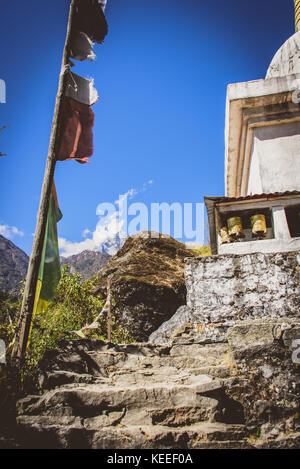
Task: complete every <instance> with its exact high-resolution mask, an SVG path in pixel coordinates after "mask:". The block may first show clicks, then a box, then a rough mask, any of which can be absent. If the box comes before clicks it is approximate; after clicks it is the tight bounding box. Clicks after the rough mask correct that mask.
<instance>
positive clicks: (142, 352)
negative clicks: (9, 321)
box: [17, 340, 253, 449]
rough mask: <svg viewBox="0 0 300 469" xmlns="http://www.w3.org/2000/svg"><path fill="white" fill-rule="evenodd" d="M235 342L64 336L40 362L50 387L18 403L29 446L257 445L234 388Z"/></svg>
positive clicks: (21, 436) (25, 443) (21, 430)
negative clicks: (231, 393) (125, 341)
mask: <svg viewBox="0 0 300 469" xmlns="http://www.w3.org/2000/svg"><path fill="white" fill-rule="evenodd" d="M228 354H229V346H228V344H208V345H201V344H195V343H193V344H173V345H170V346H159V345H152V344H130V345H113V344H109V343H105V342H102V341H90V340H86V341H85V340H83V341H81V340H79V341H74V342H67V341H64V342H63V343H62V344H61V348H60V350H58V351H49V352H48V353H47V354H46V356H45V357H44V359H43V361H42V362H41V363H40V385H41V387H42V388H43V390H44V393H43V394H42V395H40V396H29V397H26V398H25V399H23V400H21V401H19V402H18V417H17V422H18V434H19V441H20V442H21V446H24V447H34V448H40V447H43V448H94V449H169V448H249V447H251V444H250V443H249V441H250V440H249V436H250V434H251V431H253V429H252V428H248V427H247V426H246V425H244V416H243V409H242V407H241V406H240V405H239V404H238V403H237V402H234V401H232V400H231V399H230V398H229V397H228V396H227V394H226V392H225V388H224V382H227V383H229V382H232V381H234V375H235V372H236V370H235V368H234V366H233V364H232V362H230V360H229V359H228Z"/></svg>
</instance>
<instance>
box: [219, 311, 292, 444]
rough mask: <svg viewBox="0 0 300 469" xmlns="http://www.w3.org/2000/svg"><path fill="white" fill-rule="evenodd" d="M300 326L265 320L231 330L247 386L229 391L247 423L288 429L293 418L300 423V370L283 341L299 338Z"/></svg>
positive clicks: (239, 370)
mask: <svg viewBox="0 0 300 469" xmlns="http://www.w3.org/2000/svg"><path fill="white" fill-rule="evenodd" d="M299 326H300V319H277V320H276V319H274V320H272V319H269V320H266V319H262V320H253V321H242V322H240V323H238V324H236V325H235V326H233V327H232V328H230V329H229V330H228V342H229V345H230V347H231V349H232V354H233V358H234V360H235V363H236V367H237V373H238V376H239V381H240V382H244V383H246V386H245V385H243V391H241V389H242V388H241V387H239V386H236V387H235V386H233V387H231V388H228V391H229V392H230V395H231V396H232V397H233V398H234V399H236V400H238V401H239V402H240V403H241V404H242V405H243V408H244V410H245V418H246V421H247V422H248V423H254V422H255V423H260V422H263V421H267V422H269V423H272V424H276V425H278V424H279V423H282V424H283V425H284V427H285V426H286V422H287V421H288V420H289V419H290V418H291V417H292V419H293V421H294V423H295V424H296V422H299V417H300V414H299V403H300V367H299V363H295V361H294V360H293V352H292V350H293V349H292V348H291V347H290V340H287V339H286V340H284V339H283V337H284V335H285V334H287V333H288V334H289V336H290V337H297V336H298V337H299V335H298V334H299V331H300V329H299ZM279 329H282V330H283V333H282V336H281V337H280V336H279V335H278V330H279ZM293 331H295V332H293ZM299 338H300V337H299ZM288 426H290V423H289V425H288ZM286 431H287V432H288V429H286ZM280 433H282V431H281V432H280ZM274 434H275V433H274V432H273V436H274Z"/></svg>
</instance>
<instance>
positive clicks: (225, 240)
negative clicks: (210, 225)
mask: <svg viewBox="0 0 300 469" xmlns="http://www.w3.org/2000/svg"><path fill="white" fill-rule="evenodd" d="M220 235H221V243H222V244H226V243H230V242H231V239H230V236H229V234H228V228H227V226H223V227H222V228H221V229H220Z"/></svg>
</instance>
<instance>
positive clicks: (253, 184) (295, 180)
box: [247, 122, 300, 195]
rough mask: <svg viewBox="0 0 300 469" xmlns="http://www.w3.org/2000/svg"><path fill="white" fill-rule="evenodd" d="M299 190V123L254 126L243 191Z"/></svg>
mask: <svg viewBox="0 0 300 469" xmlns="http://www.w3.org/2000/svg"><path fill="white" fill-rule="evenodd" d="M294 190H297V191H300V123H299V122H295V123H291V124H285V125H274V126H269V127H261V128H256V129H254V139H253V149H252V157H251V163H250V171H249V182H248V190H247V194H248V195H252V194H261V193H273V192H285V191H294Z"/></svg>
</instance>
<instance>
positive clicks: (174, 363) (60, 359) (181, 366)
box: [40, 346, 229, 377]
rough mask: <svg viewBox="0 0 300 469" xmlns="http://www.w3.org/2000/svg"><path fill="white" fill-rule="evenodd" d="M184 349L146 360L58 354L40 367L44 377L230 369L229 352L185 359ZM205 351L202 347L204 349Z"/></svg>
mask: <svg viewBox="0 0 300 469" xmlns="http://www.w3.org/2000/svg"><path fill="white" fill-rule="evenodd" d="M184 347H185V346H179V347H177V348H176V349H175V350H174V353H173V352H172V355H164V356H162V357H159V356H151V357H150V356H143V355H139V354H136V355H135V354H130V355H127V354H125V353H123V352H120V353H116V352H109V351H108V352H107V351H104V352H97V351H90V352H84V353H80V354H79V353H73V354H72V355H70V354H68V353H67V352H66V353H60V354H58V355H57V356H56V357H55V359H54V360H52V361H51V360H48V361H47V362H45V361H43V362H42V363H41V365H40V368H41V373H42V374H47V373H50V372H56V371H65V372H70V373H76V374H83V375H91V376H102V377H108V376H109V375H110V374H111V373H115V372H116V371H117V370H122V372H123V371H124V370H129V371H130V370H132V369H149V370H152V369H153V370H155V373H156V371H157V370H158V369H159V368H161V367H166V368H168V367H172V368H176V369H178V370H180V371H186V370H188V369H190V370H192V369H199V368H203V367H211V368H212V369H213V368H215V367H218V366H222V367H223V368H225V367H228V366H229V365H228V363H227V362H226V350H227V349H226V348H225V347H222V348H219V349H218V350H217V351H213V350H212V349H211V348H208V349H207V350H206V351H205V353H204V351H203V350H202V351H201V353H199V354H197V353H196V350H197V349H195V350H194V352H193V353H195V355H193V353H192V354H189V355H184V354H183V352H185V351H186V349H185V348H184ZM202 348H203V347H202Z"/></svg>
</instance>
